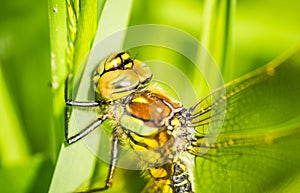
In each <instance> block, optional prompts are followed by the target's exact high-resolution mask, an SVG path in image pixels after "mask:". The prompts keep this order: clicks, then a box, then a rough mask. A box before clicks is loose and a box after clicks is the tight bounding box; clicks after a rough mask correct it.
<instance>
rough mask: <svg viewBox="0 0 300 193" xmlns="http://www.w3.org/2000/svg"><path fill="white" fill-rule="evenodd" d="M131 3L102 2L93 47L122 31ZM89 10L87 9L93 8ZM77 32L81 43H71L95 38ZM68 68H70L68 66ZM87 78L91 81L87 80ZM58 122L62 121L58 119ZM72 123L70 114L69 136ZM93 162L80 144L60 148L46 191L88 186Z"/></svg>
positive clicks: (128, 1)
mask: <svg viewBox="0 0 300 193" xmlns="http://www.w3.org/2000/svg"><path fill="white" fill-rule="evenodd" d="M131 3H132V2H131V0H127V1H122V2H120V1H117V0H114V1H107V2H106V3H105V5H104V8H103V11H102V13H101V17H100V20H99V24H98V26H99V27H98V32H97V37H96V41H95V42H94V44H97V43H98V41H100V40H101V39H103V38H104V37H105V36H106V35H109V34H110V33H112V32H115V31H116V30H119V29H123V28H125V27H126V26H127V22H128V18H129V15H130V8H131ZM89 5H90V6H92V7H93V8H96V5H97V4H93V5H92V4H89ZM92 7H90V8H91V9H92ZM82 11H88V6H87V7H86V9H84V10H82ZM87 15H89V14H87ZM99 15H100V14H99ZM94 16H95V14H94ZM97 18H98V17H97ZM85 19H92V18H88V17H87V18H85ZM92 20H93V19H92ZM79 23H80V22H79ZM107 26H111V27H107ZM86 27H88V26H86ZM80 30H82V28H81V27H79V28H78V34H80V33H81V34H82V40H81V41H80V40H77V41H74V42H81V43H84V42H85V40H86V38H87V37H89V36H92V38H90V39H89V40H92V39H94V35H92V34H90V35H87V34H86V33H85V32H84V31H86V32H87V31H88V30H83V31H82V32H79V31H80ZM92 30H93V27H92ZM89 33H90V32H89ZM99 34H100V35H99ZM97 40H98V41H97ZM76 45H77V46H78V48H76ZM91 45H92V43H88V44H86V45H85V46H84V48H83V50H82V51H81V52H80V53H79V55H81V57H84V56H85V55H86V54H87V51H89V49H90V47H91ZM74 46H75V47H74V54H75V55H76V54H77V52H79V51H78V49H80V48H79V47H80V44H79V43H78V44H76V43H75V44H74ZM121 46H122V42H120V47H118V48H116V51H117V50H118V49H120V48H121ZM82 59H83V58H80V57H78V56H76V57H75V58H74V59H73V61H74V62H75V63H76V64H75V68H76V69H75V70H74V72H77V69H78V66H79V64H80V63H81V62H82ZM88 64H89V62H88ZM88 64H87V65H88ZM77 65H78V66H77ZM71 68H73V67H72V66H71ZM89 75H90V74H88V75H86V74H83V76H89ZM88 78H89V79H90V77H88ZM83 79H84V78H83ZM87 84H89V83H87ZM87 84H86V82H84V81H83V82H80V85H79V90H78V91H79V92H78V93H79V94H78V95H77V97H78V98H81V97H82V95H86V93H85V92H84V91H82V88H87V86H86V85H87ZM62 99H63V98H62ZM61 119H63V118H62V117H61ZM76 121H80V120H76ZM74 123H75V118H74V116H73V115H72V116H71V122H70V130H71V133H72V131H76V130H77V128H76V125H75V124H74ZM61 130H63V128H61ZM96 159H97V158H96V157H95V156H94V155H93V154H92V153H91V152H90V151H89V150H88V149H87V147H86V146H85V145H84V143H83V142H81V141H80V142H77V143H75V144H73V145H71V146H68V147H65V146H64V145H62V147H61V151H60V154H59V158H58V161H57V166H56V168H55V172H54V175H53V179H52V183H51V186H50V190H49V192H55V193H59V192H73V191H76V190H77V189H78V188H79V187H81V186H82V185H83V184H87V183H88V184H89V180H90V179H91V177H92V176H93V170H94V164H95V160H96Z"/></svg>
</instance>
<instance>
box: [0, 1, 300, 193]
mask: <svg viewBox="0 0 300 193" xmlns="http://www.w3.org/2000/svg"><path fill="white" fill-rule="evenodd" d="M50 3H51V1H50V2H47V1H39V0H27V1H23V0H15V1H2V2H1V6H0V131H1V132H0V140H1V141H0V192H47V191H48V188H49V186H50V183H51V178H52V174H53V171H54V168H55V165H56V160H57V157H58V155H59V148H60V145H61V144H62V142H63V120H61V122H59V123H53V121H54V119H53V114H54V112H53V105H55V104H53V89H52V88H53V84H52V83H51V80H52V78H51V75H52V72H51V54H50V31H49V12H48V6H49V4H50ZM206 3H207V2H205V1H201V0H187V1H181V0H165V1H160V0H152V1H139V0H134V1H133V3H132V8H131V14H130V18H129V24H128V25H129V26H133V25H138V24H153V23H154V24H163V25H170V26H172V27H176V28H179V29H181V30H184V31H186V32H188V33H190V34H191V35H193V36H194V37H195V38H197V39H201V37H203V34H204V33H205V32H204V30H203V28H202V27H203V26H204V23H205V19H207V18H206V16H205V4H206ZM299 9H300V2H299V1H297V0H286V1H272V0H251V1H250V0H248V1H246V0H237V1H236V2H235V6H234V11H233V12H232V14H233V20H232V21H233V22H232V26H231V32H232V36H231V38H230V41H231V42H232V43H231V45H232V46H231V58H230V60H229V61H230V63H231V65H230V69H227V70H229V71H230V73H229V75H228V76H227V77H226V79H225V80H226V81H228V80H230V79H232V78H235V77H238V76H240V75H243V74H245V73H246V72H249V71H251V70H253V69H255V68H257V67H258V66H262V65H264V64H266V63H268V62H269V61H271V60H272V59H274V58H275V57H277V56H278V55H280V54H281V53H283V52H284V51H286V50H288V49H290V48H291V47H293V46H295V45H297V44H299V43H300V13H299ZM208 47H209V48H210V46H208ZM150 50H151V49H150ZM213 54H214V53H213ZM186 73H189V72H188V70H187V72H186ZM61 118H62V119H63V117H61ZM57 125H60V126H61V128H58V127H57Z"/></svg>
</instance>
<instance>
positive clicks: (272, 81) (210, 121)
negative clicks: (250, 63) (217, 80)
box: [190, 51, 300, 193]
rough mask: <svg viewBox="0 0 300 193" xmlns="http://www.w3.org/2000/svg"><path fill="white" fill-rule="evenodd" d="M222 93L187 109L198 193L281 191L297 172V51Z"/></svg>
mask: <svg viewBox="0 0 300 193" xmlns="http://www.w3.org/2000/svg"><path fill="white" fill-rule="evenodd" d="M225 89H226V96H224V95H223V94H222V93H221V91H220V90H217V91H215V92H213V93H212V94H211V95H208V96H207V97H206V98H205V99H203V100H202V101H201V102H199V103H197V104H196V105H195V106H193V107H192V108H190V112H191V113H192V116H191V118H192V120H191V124H190V125H191V126H192V127H194V128H196V131H197V135H196V139H195V141H193V148H191V150H190V153H192V154H194V155H196V156H198V158H196V166H195V179H196V188H197V192H198V191H199V192H214V193H218V192H276V191H278V190H280V189H279V188H282V187H283V186H286V184H287V182H288V181H289V180H291V178H292V177H293V176H294V175H297V173H298V174H299V168H300V153H299V150H298V147H299V145H300V118H299V117H300V116H299V114H300V113H299V112H300V102H299V99H300V51H298V52H295V53H294V54H292V55H289V56H284V57H281V58H279V59H276V60H275V61H273V62H272V63H270V64H269V65H267V66H265V67H264V68H262V69H259V70H257V71H255V72H253V73H251V74H248V75H246V76H244V77H242V78H240V79H237V80H234V81H233V82H231V83H229V84H227V85H226V86H225ZM220 93H221V94H220ZM211 104H214V105H211ZM224 112H225V113H224ZM224 114H225V116H223V115H224ZM220 125H222V127H219V126H220ZM279 192H280V191H279Z"/></svg>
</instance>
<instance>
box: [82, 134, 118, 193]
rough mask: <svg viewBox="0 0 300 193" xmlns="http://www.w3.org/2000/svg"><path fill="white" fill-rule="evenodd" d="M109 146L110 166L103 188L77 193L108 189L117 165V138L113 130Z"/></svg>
mask: <svg viewBox="0 0 300 193" xmlns="http://www.w3.org/2000/svg"><path fill="white" fill-rule="evenodd" d="M111 146H112V150H111V155H110V165H109V171H108V175H107V178H106V184H105V186H104V187H101V188H95V189H91V190H88V191H84V192H77V193H92V192H100V191H104V190H107V189H108V188H110V187H111V186H112V180H113V176H114V172H115V169H116V164H117V158H118V138H117V134H116V132H115V130H114V132H113V136H112V143H111Z"/></svg>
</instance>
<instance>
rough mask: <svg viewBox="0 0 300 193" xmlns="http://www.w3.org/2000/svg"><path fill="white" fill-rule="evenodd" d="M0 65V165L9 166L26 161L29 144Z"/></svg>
mask: <svg viewBox="0 0 300 193" xmlns="http://www.w3.org/2000/svg"><path fill="white" fill-rule="evenodd" d="M3 78H4V77H3V74H2V68H1V67H0V90H1V95H0V106H1V108H0V120H1V134H0V158H1V160H0V161H1V162H0V163H1V166H2V167H3V166H4V167H5V166H9V165H14V164H21V163H24V162H27V161H28V159H29V149H30V148H29V146H28V142H27V140H26V138H25V137H24V133H23V131H22V127H21V125H20V122H19V116H18V111H16V110H15V109H16V108H15V104H14V103H13V101H12V100H11V99H12V98H11V97H10V93H9V92H8V89H7V86H6V83H5V81H4V79H3Z"/></svg>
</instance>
